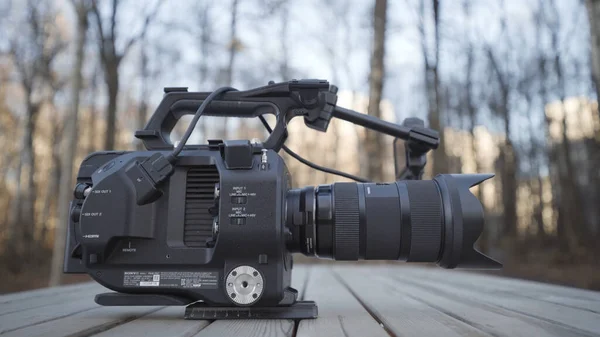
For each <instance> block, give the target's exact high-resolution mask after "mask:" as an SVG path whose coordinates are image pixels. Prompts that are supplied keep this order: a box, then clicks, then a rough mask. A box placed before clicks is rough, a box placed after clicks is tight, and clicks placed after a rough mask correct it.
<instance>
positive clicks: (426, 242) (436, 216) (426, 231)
mask: <svg viewBox="0 0 600 337" xmlns="http://www.w3.org/2000/svg"><path fill="white" fill-rule="evenodd" d="M406 186H407V188H408V198H409V200H410V219H411V221H410V222H411V225H412V235H411V245H410V253H409V256H408V260H407V261H410V262H435V261H437V260H438V256H439V253H440V249H441V245H442V198H441V196H440V194H439V192H438V189H437V186H436V185H435V182H433V181H432V180H429V181H406Z"/></svg>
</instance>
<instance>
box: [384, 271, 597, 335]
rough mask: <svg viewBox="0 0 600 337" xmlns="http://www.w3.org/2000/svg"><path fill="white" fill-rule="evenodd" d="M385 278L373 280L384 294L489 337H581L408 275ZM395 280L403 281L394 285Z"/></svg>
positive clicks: (570, 330) (568, 330) (555, 326)
mask: <svg viewBox="0 0 600 337" xmlns="http://www.w3.org/2000/svg"><path fill="white" fill-rule="evenodd" d="M396 276H398V277H396V278H394V279H392V278H391V277H389V276H376V278H377V279H378V281H379V282H381V283H382V284H385V285H386V286H387V289H388V291H392V292H398V293H402V294H404V295H405V296H408V297H410V298H412V299H414V300H417V301H420V302H423V303H425V304H427V305H429V306H430V307H432V308H435V309H436V310H438V311H441V312H443V313H445V314H447V315H449V316H452V317H455V318H456V319H458V320H461V321H463V322H465V323H467V324H469V325H472V326H474V327H476V328H477V329H479V330H481V331H485V332H487V333H489V334H491V335H493V336H523V337H530V336H556V337H562V336H583V335H585V334H580V333H578V332H577V331H575V330H572V329H568V328H565V327H563V326H560V325H556V324H552V323H549V322H546V321H542V320H539V319H534V318H531V317H529V316H524V315H521V314H519V313H516V312H512V311H509V310H505V309H502V308H499V307H496V306H491V305H486V304H482V303H481V302H479V301H473V300H465V299H464V298H462V297H461V296H455V295H454V294H452V293H444V292H439V291H437V290H432V289H431V288H427V287H422V286H420V284H419V282H418V279H417V280H410V276H411V274H410V273H407V274H406V275H405V274H402V275H401V276H402V277H400V275H396ZM398 280H403V281H402V282H398Z"/></svg>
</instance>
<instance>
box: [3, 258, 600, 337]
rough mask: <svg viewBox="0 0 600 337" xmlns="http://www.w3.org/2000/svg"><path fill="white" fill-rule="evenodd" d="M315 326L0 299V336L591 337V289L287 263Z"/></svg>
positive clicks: (597, 328)
mask: <svg viewBox="0 0 600 337" xmlns="http://www.w3.org/2000/svg"><path fill="white" fill-rule="evenodd" d="M294 287H296V288H297V289H298V290H299V291H300V294H301V296H302V297H303V298H304V299H310V300H315V301H317V304H318V305H319V318H318V319H315V320H302V321H299V322H294V321H292V320H221V321H209V320H197V321H194V320H184V319H183V318H182V317H183V312H184V308H183V307H101V306H98V305H96V304H95V303H94V301H93V298H94V295H95V294H97V293H99V292H104V291H106V289H104V288H103V287H101V286H100V285H98V284H96V283H85V284H77V285H71V286H62V287H56V288H49V289H40V290H34V291H28V292H22V293H15V294H9V295H4V296H0V336H2V337H4V336H26V337H32V336H149V337H151V336H236V337H242V336H327V337H329V336H332V337H333V336H341V337H344V336H361V337H362V336H528V337H529V336H561V337H563V336H600V292H594V291H587V290H580V289H574V288H568V287H561V286H555V285H548V284H542V283H536V282H529V281H521V280H515V279H508V278H501V277H495V276H489V275H482V274H475V273H467V272H460V271H452V270H443V269H440V268H426V267H420V266H416V267H415V266H409V265H390V264H386V265H366V264H342V263H337V264H330V265H329V264H328V265H314V266H310V265H297V266H296V267H295V268H294Z"/></svg>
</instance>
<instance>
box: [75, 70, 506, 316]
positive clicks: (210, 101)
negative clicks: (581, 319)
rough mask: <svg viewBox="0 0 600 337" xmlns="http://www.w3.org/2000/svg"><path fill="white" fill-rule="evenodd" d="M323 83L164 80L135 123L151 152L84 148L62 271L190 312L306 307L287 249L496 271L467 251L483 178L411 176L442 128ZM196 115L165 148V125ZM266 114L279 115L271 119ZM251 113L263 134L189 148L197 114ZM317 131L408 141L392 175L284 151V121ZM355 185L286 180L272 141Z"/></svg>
mask: <svg viewBox="0 0 600 337" xmlns="http://www.w3.org/2000/svg"><path fill="white" fill-rule="evenodd" d="M336 101H337V88H336V87H335V86H333V85H330V84H329V83H328V82H327V81H324V80H293V81H290V82H284V83H273V82H270V83H269V84H268V85H267V86H264V87H259V88H255V89H252V90H247V91H237V90H236V89H233V88H229V87H226V88H220V89H218V90H216V91H214V92H212V93H206V92H188V91H187V88H165V96H164V98H163V100H162V102H161V103H160V105H159V106H158V108H157V109H156V111H155V113H154V115H153V116H152V118H151V119H150V121H149V122H148V124H147V125H146V127H145V128H144V130H139V131H137V132H136V133H135V136H136V137H137V138H139V139H141V140H142V141H143V143H144V145H145V147H146V149H147V150H148V151H135V152H126V151H103V152H95V153H92V154H90V155H89V156H87V157H86V158H85V159H84V160H83V162H82V164H81V166H80V168H79V172H78V175H77V185H76V187H75V190H74V199H73V200H72V201H71V205H70V211H71V213H70V214H71V217H70V222H69V225H68V230H67V246H66V250H65V262H64V271H65V272H66V273H87V274H89V275H90V276H91V277H92V278H93V279H94V280H96V281H97V282H98V283H100V284H102V285H103V286H105V287H107V288H109V289H112V290H115V291H116V292H114V293H105V294H100V295H97V296H96V302H97V303H98V304H101V305H187V306H188V307H187V308H186V314H185V317H186V318H192V319H201V318H210V319H227V318H293V319H298V318H314V317H316V316H317V307H316V305H315V303H314V302H312V301H298V300H297V291H296V290H295V289H293V288H292V287H291V286H290V282H291V275H292V255H291V253H294V252H299V253H302V254H304V255H307V256H315V257H319V258H329V259H335V260H359V259H365V260H403V261H409V262H437V263H438V265H439V266H441V267H444V268H455V267H464V268H499V267H500V266H501V265H500V264H499V263H498V262H496V261H494V260H492V259H490V258H488V257H486V256H485V255H482V254H480V253H479V252H478V251H476V250H475V249H474V248H473V244H474V242H475V241H476V240H477V238H478V237H479V235H480V233H481V231H482V226H483V209H482V206H481V204H480V202H479V201H478V200H477V199H476V198H475V196H473V194H471V192H470V191H469V188H470V187H472V186H474V185H477V184H479V183H480V182H482V181H483V180H486V179H488V178H490V177H492V175H482V174H442V175H438V176H436V177H435V178H434V179H433V180H420V179H421V176H422V173H423V169H424V166H425V163H426V159H425V158H426V154H427V152H428V151H429V150H431V149H435V148H437V146H438V143H439V136H438V133H437V132H436V131H434V130H431V129H428V128H425V127H424V126H423V125H424V124H423V122H422V121H421V120H418V119H414V118H412V119H408V120H406V121H405V122H404V123H403V125H397V124H393V123H389V122H385V121H382V120H380V119H377V118H374V117H372V116H369V115H364V114H361V113H358V112H355V111H352V110H348V109H344V108H341V107H339V106H336ZM189 114H193V115H194V117H193V119H192V121H191V123H190V125H189V127H188V128H187V130H186V132H185V134H184V135H183V137H182V140H181V142H179V143H178V144H177V145H176V146H174V145H173V144H172V142H171V140H170V134H171V131H172V130H173V128H174V126H175V124H176V123H177V121H178V120H179V119H180V118H181V117H182V116H184V115H189ZM264 114H274V115H275V117H276V124H275V127H274V128H273V129H272V130H271V128H270V126H269V124H268V123H267V121H266V120H265V118H264V116H263V115H264ZM203 115H212V116H222V117H258V118H259V119H260V120H261V122H262V123H263V125H264V126H265V128H266V129H267V130H268V131H269V133H270V135H269V137H268V138H267V139H266V140H265V141H264V142H259V141H252V142H251V141H249V140H223V141H221V140H218V141H217V140H209V141H208V144H206V145H187V144H186V142H187V140H188V138H189V137H190V134H191V133H192V131H193V129H194V127H195V125H196V123H197V122H198V119H199V118H200V116H203ZM298 116H302V117H304V123H305V124H306V126H308V127H310V128H313V129H316V130H319V131H323V132H324V131H326V130H327V127H328V125H329V121H330V120H331V118H332V117H337V118H340V119H343V120H346V121H349V122H352V123H354V124H358V125H362V126H364V127H366V128H369V129H372V130H375V131H377V132H382V133H385V134H388V135H391V136H393V137H396V138H397V139H403V140H405V157H406V168H404V170H402V171H401V172H399V171H400V170H399V169H398V168H397V169H396V172H397V175H398V181H396V182H391V183H380V182H377V183H375V182H368V181H366V180H365V179H361V178H359V177H355V176H352V175H349V174H347V173H343V172H340V171H336V170H332V169H328V168H323V167H320V166H318V165H316V164H313V163H311V162H309V161H307V160H305V159H303V158H302V157H300V156H298V155H297V154H296V153H294V152H292V151H291V150H290V149H288V148H287V147H286V146H285V145H284V142H285V140H286V138H287V130H286V129H287V123H288V122H289V121H290V120H291V119H292V118H294V117H298ZM281 149H283V150H285V151H286V152H287V153H289V154H290V155H291V156H292V157H294V158H296V159H298V160H300V161H301V162H303V163H305V164H307V165H309V166H311V167H313V168H315V169H319V170H323V171H326V172H329V173H333V174H337V175H341V176H344V177H347V178H351V179H353V180H356V181H359V182H357V183H355V182H340V183H334V184H331V185H320V186H317V187H313V186H308V187H303V188H298V189H290V186H291V183H290V180H291V178H290V175H289V172H288V170H287V168H286V166H285V163H284V161H283V159H282V158H281V157H280V156H279V155H278V152H279V150H281Z"/></svg>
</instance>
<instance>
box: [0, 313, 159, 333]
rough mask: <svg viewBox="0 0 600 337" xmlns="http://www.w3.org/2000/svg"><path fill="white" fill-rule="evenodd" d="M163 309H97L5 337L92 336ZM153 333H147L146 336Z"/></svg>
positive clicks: (31, 327) (20, 330)
mask: <svg viewBox="0 0 600 337" xmlns="http://www.w3.org/2000/svg"><path fill="white" fill-rule="evenodd" d="M160 308H161V307H97V308H94V309H91V310H87V311H83V312H80V313H76V314H72V315H69V316H67V317H63V318H60V319H56V320H52V321H48V322H43V323H39V324H35V325H30V326H27V327H23V328H20V329H18V330H14V331H11V332H9V333H7V334H6V335H2V336H3V337H4V336H6V337H37V336H44V337H54V336H57V337H58V336H61V337H62V336H70V337H79V336H90V335H93V334H95V333H99V332H102V331H106V330H109V329H111V328H113V327H115V326H117V325H120V324H124V323H126V322H130V321H133V320H135V319H137V318H139V317H142V316H144V315H147V314H150V313H152V312H154V311H156V310H158V309H160ZM151 334H152V331H146V334H145V335H146V336H148V335H151Z"/></svg>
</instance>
